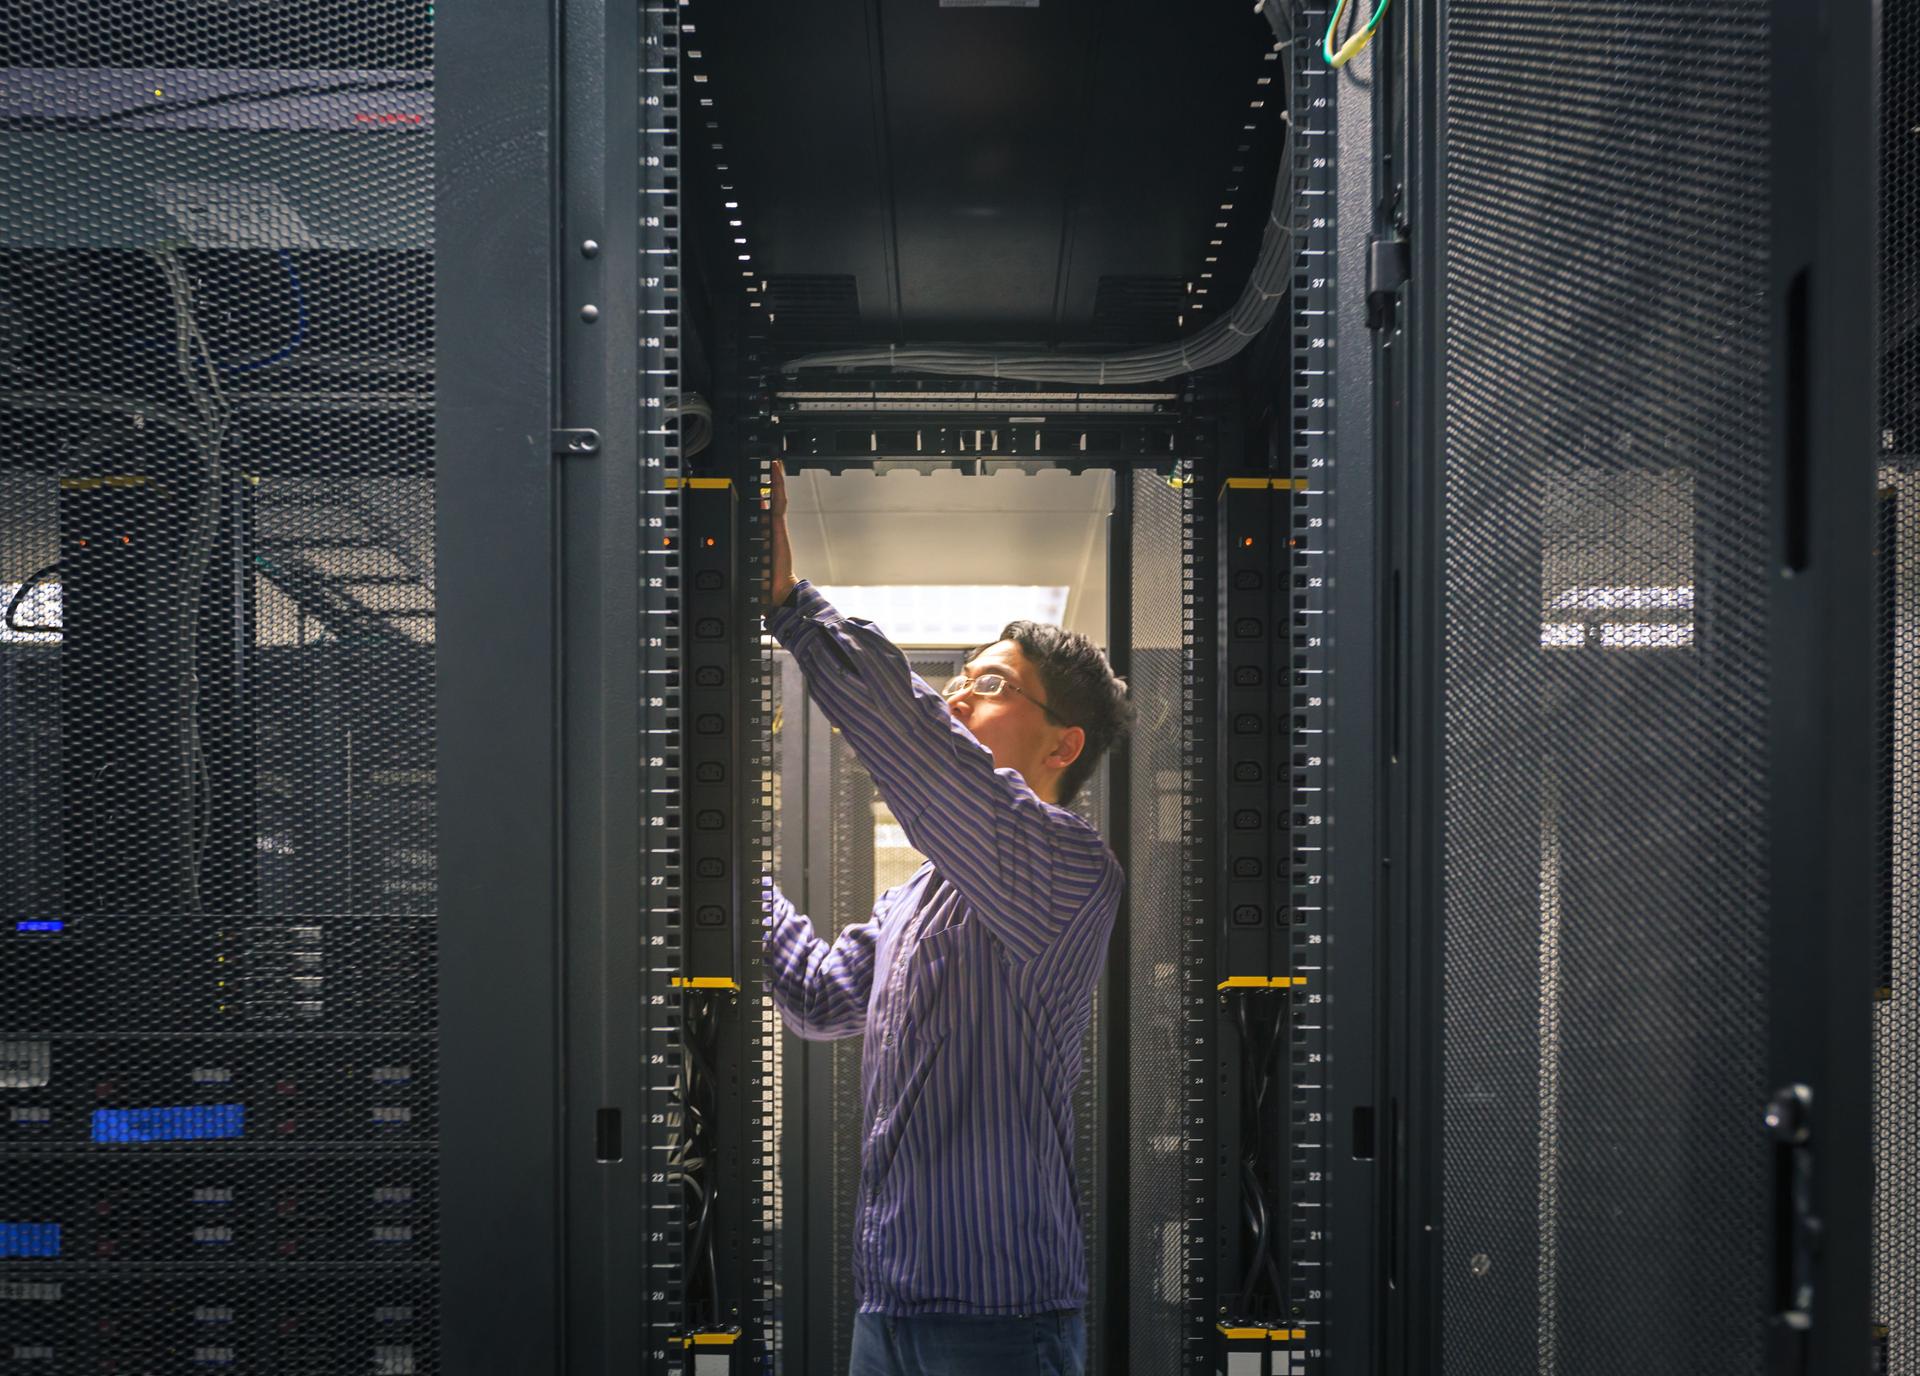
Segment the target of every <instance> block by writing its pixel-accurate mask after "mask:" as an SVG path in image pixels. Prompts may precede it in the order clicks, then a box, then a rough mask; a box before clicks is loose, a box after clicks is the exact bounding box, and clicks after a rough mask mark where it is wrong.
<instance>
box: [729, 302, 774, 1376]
mask: <svg viewBox="0 0 1920 1376" xmlns="http://www.w3.org/2000/svg"><path fill="white" fill-rule="evenodd" d="M744 314H745V315H746V316H747V317H748V329H747V338H746V339H745V340H744V341H743V342H744V344H745V346H746V347H745V349H744V350H743V352H744V354H745V355H746V358H747V361H748V371H749V378H750V384H751V385H750V388H749V391H748V394H747V411H748V415H749V417H750V422H749V424H748V426H747V428H746V432H745V441H746V443H745V447H744V452H743V454H742V457H741V459H740V475H741V476H740V482H741V486H742V493H741V508H742V519H741V538H740V552H741V570H742V577H743V578H744V580H745V583H746V586H745V604H746V607H747V609H748V611H747V615H746V616H745V617H744V618H743V619H742V627H741V634H740V641H739V645H740V656H739V658H740V663H741V665H742V666H743V668H744V670H745V674H744V681H743V683H742V687H741V697H740V700H741V704H742V718H743V719H742V722H741V728H740V729H741V738H742V741H743V743H744V745H743V749H742V751H741V755H742V771H741V781H740V798H741V801H740V824H739V825H740V836H741V856H740V859H741V863H742V876H743V877H742V902H741V904H740V913H739V917H738V919H737V922H736V930H737V931H738V932H739V941H740V960H739V965H740V971H741V975H740V982H741V985H742V986H743V994H742V1008H743V1010H744V1023H743V1031H744V1034H745V1040H746V1056H745V1073H746V1091H745V1095H744V1105H745V1109H746V1115H747V1132H748V1142H749V1150H748V1160H747V1163H746V1164H747V1169H748V1176H747V1180H748V1186H747V1187H748V1189H749V1190H750V1191H751V1192H752V1202H751V1208H750V1212H749V1215H748V1219H747V1231H748V1247H747V1252H748V1255H749V1256H750V1257H751V1258H752V1262H751V1265H752V1267H753V1285H752V1289H751V1293H750V1294H749V1296H748V1307H747V1308H746V1310H745V1313H746V1316H747V1318H748V1320H749V1322H750V1323H751V1325H752V1327H751V1330H750V1331H751V1332H752V1333H753V1334H754V1343H755V1346H754V1348H753V1349H752V1350H751V1354H750V1355H751V1359H752V1361H753V1362H754V1363H755V1365H754V1366H753V1370H755V1371H760V1372H767V1373H772V1372H777V1371H779V1370H781V1369H782V1366H783V1363H782V1360H781V1357H782V1352H783V1349H784V1346H785V1342H784V1337H783V1333H782V1324H781V1309H780V1298H781V1294H780V1292H781V1276H782V1259H781V1255H780V1239H781V1237H782V1235H783V1230H782V1227H781V1222H782V1219H781V1210H782V1203H783V1198H782V1190H781V1184H780V1181H781V1171H780V1153H779V1147H780V1102H781V1092H782V1087H783V1079H782V1075H781V1065H782V1055H783V1048H782V1044H781V1038H782V1035H783V1032H784V1028H783V1027H782V1025H781V1022H780V1014H779V1010H778V1009H777V1008H776V1007H775V1006H774V1002H773V998H772V995H771V994H770V992H769V991H768V989H767V985H766V974H765V969H764V967H763V965H762V961H761V950H760V934H761V925H762V922H763V919H764V916H765V912H764V906H763V905H764V904H765V902H766V898H767V889H766V885H767V884H768V883H769V882H770V881H771V879H772V876H773V771H774V767H775V766H774V757H773V750H774V740H773V727H774V721H773V714H774V673H775V668H774V663H773V648H772V642H771V640H770V639H769V638H768V637H767V636H765V635H764V634H763V633H762V631H761V626H760V614H759V612H760V607H761V603H762V593H761V590H762V589H763V588H765V587H766V586H767V584H768V580H769V578H770V577H771V574H772V566H773V550H772V543H771V539H770V534H769V532H770V527H769V525H768V523H767V521H766V519H765V517H764V516H763V514H762V508H761V494H763V493H765V492H767V491H768V485H769V483H770V482H771V481H772V467H773V455H774V453H775V452H776V450H777V448H778V443H779V436H778V433H777V432H776V431H775V429H774V427H773V425H772V424H771V407H772V401H773V399H772V395H771V389H770V387H769V380H768V375H767V373H766V371H765V369H766V368H767V367H769V366H770V364H769V362H768V360H767V358H766V356H765V354H764V352H763V351H764V349H765V345H766V340H765V338H764V328H765V327H764V325H763V324H761V323H760V316H759V314H757V313H755V312H754V311H751V310H749V311H747V312H745V313H744Z"/></svg>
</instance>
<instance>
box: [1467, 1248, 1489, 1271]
mask: <svg viewBox="0 0 1920 1376" xmlns="http://www.w3.org/2000/svg"><path fill="white" fill-rule="evenodd" d="M1467 1269H1468V1270H1469V1271H1471V1272H1473V1274H1474V1275H1475V1277H1479V1276H1484V1275H1486V1274H1487V1272H1489V1271H1491V1270H1492V1269H1493V1258H1492V1257H1490V1256H1488V1255H1487V1254H1486V1253H1485V1252H1475V1253H1474V1254H1473V1257H1472V1259H1471V1260H1469V1261H1468V1262H1467Z"/></svg>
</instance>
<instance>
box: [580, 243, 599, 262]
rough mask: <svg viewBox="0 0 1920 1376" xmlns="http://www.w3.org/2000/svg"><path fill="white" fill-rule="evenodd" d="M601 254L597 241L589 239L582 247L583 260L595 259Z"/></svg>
mask: <svg viewBox="0 0 1920 1376" xmlns="http://www.w3.org/2000/svg"><path fill="white" fill-rule="evenodd" d="M599 252H600V244H599V242H598V241H597V240H594V239H588V240H586V241H585V242H584V243H582V244H581V245H580V256H581V257H583V258H592V257H595V256H597V255H598V254H599Z"/></svg>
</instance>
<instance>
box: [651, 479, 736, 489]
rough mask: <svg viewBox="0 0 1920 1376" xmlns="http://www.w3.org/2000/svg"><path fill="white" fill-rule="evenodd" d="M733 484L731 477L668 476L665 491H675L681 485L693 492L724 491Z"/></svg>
mask: <svg viewBox="0 0 1920 1376" xmlns="http://www.w3.org/2000/svg"><path fill="white" fill-rule="evenodd" d="M732 486H733V479H732V478H668V479H667V491H669V492H677V491H679V490H680V489H681V488H683V487H688V488H692V489H693V490H694V491H695V492H725V491H726V490H727V489H728V488H730V487H732Z"/></svg>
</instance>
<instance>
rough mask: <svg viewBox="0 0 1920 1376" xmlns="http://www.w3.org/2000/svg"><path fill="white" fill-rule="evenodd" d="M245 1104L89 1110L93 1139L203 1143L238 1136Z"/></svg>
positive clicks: (243, 1129)
mask: <svg viewBox="0 0 1920 1376" xmlns="http://www.w3.org/2000/svg"><path fill="white" fill-rule="evenodd" d="M246 1130H247V1106H246V1105H245V1104H182V1105H179V1106H177V1107H173V1108H99V1109H95V1110H94V1111H93V1140H94V1141H96V1142H205V1141H210V1140H213V1139H216V1138H222V1137H241V1136H244V1135H245V1134H246Z"/></svg>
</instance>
